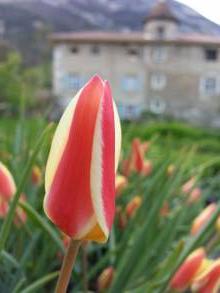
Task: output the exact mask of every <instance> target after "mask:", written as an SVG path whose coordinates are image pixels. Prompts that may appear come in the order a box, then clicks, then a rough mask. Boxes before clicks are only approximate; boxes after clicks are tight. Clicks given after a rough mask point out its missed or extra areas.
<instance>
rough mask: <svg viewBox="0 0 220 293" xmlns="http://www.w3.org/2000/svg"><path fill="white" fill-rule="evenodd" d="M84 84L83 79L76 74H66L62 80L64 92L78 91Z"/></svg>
mask: <svg viewBox="0 0 220 293" xmlns="http://www.w3.org/2000/svg"><path fill="white" fill-rule="evenodd" d="M84 83H85V80H84V78H82V77H80V75H79V74H77V73H68V74H66V75H65V76H64V78H63V87H64V89H65V90H75V91H77V90H79V89H80V88H81V87H82V86H83V84H84Z"/></svg>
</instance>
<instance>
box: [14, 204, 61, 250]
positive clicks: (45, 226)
mask: <svg viewBox="0 0 220 293" xmlns="http://www.w3.org/2000/svg"><path fill="white" fill-rule="evenodd" d="M19 205H20V206H21V207H22V208H23V210H24V211H25V212H26V213H27V214H28V215H29V217H30V218H31V219H32V220H33V221H34V222H35V223H37V224H38V226H39V227H41V228H42V230H44V231H45V232H46V233H47V234H48V235H49V237H50V238H51V239H52V240H53V241H54V243H56V244H57V246H58V247H59V248H60V249H61V250H62V251H63V252H64V246H63V243H62V241H61V239H60V237H59V235H58V234H57V232H56V231H55V230H54V229H53V228H52V227H51V225H50V224H49V223H48V222H47V221H46V220H45V219H44V218H43V217H42V216H41V215H40V214H39V213H38V212H37V211H36V210H35V209H34V208H32V206H31V205H29V203H27V202H20V203H19Z"/></svg>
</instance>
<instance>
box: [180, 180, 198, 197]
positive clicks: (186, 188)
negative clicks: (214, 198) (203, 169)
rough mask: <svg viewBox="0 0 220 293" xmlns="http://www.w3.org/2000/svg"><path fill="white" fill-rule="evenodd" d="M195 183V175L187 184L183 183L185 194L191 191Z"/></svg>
mask: <svg viewBox="0 0 220 293" xmlns="http://www.w3.org/2000/svg"><path fill="white" fill-rule="evenodd" d="M195 183H196V179H195V177H192V178H191V179H189V180H188V181H187V182H186V183H185V184H183V186H182V192H183V193H185V194H188V193H190V191H191V190H192V189H193V187H194V185H195Z"/></svg>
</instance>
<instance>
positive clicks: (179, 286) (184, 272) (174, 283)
mask: <svg viewBox="0 0 220 293" xmlns="http://www.w3.org/2000/svg"><path fill="white" fill-rule="evenodd" d="M205 257H206V253H205V250H204V249H203V248H198V249H196V250H195V251H194V252H193V253H191V254H190V255H189V256H188V257H187V259H186V260H185V261H184V262H183V264H182V265H181V266H180V268H179V269H178V270H177V272H176V273H175V275H174V277H173V278H172V280H171V283H170V287H171V288H172V289H174V290H176V291H178V292H183V291H185V290H186V289H187V288H188V287H189V286H190V284H191V282H192V280H193V279H194V278H195V276H196V275H197V274H198V272H200V268H201V266H202V263H203V260H204V259H205Z"/></svg>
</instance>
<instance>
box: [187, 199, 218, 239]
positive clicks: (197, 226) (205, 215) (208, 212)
mask: <svg viewBox="0 0 220 293" xmlns="http://www.w3.org/2000/svg"><path fill="white" fill-rule="evenodd" d="M216 208H217V205H216V204H215V203H212V204H210V205H208V206H207V207H206V208H205V209H204V210H203V211H202V212H201V213H200V214H199V215H198V217H196V218H195V220H194V221H193V224H192V228H191V235H196V234H198V233H199V232H200V231H201V229H202V228H203V227H204V226H205V224H206V223H207V222H208V221H209V220H210V218H211V216H212V214H213V213H214V212H215V210H216Z"/></svg>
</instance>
